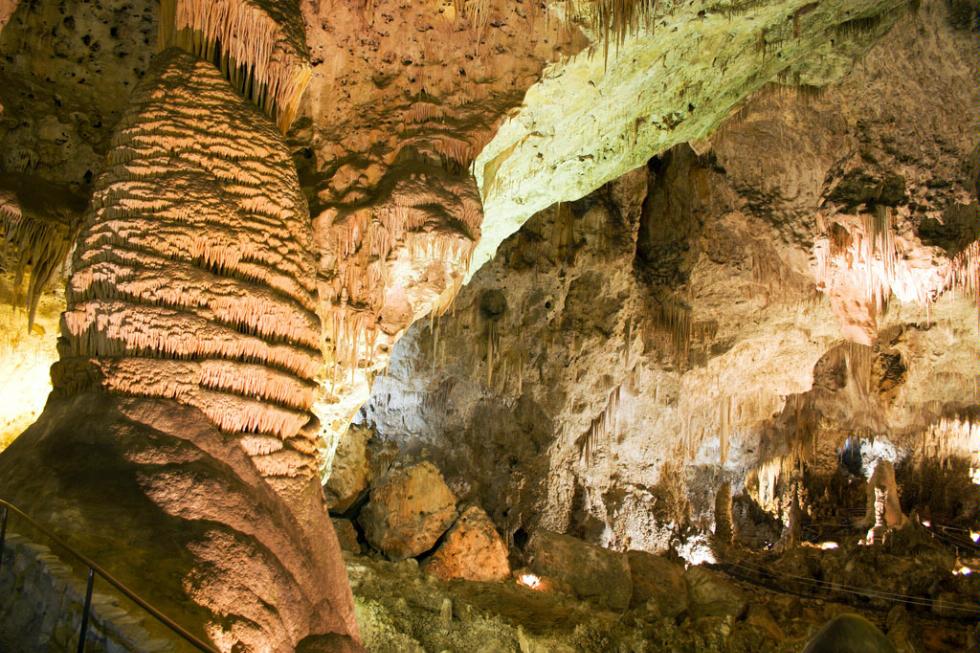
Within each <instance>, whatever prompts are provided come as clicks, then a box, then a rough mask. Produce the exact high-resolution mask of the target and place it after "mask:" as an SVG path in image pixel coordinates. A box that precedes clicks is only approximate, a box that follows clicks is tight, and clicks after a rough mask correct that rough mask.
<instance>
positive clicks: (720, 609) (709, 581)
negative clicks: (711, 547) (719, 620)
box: [684, 566, 746, 619]
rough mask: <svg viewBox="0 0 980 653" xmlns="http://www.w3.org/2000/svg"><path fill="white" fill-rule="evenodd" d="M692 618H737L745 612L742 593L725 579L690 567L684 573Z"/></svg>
mask: <svg viewBox="0 0 980 653" xmlns="http://www.w3.org/2000/svg"><path fill="white" fill-rule="evenodd" d="M684 580H685V581H686V582H687V591H688V594H689V600H690V608H689V611H690V613H691V616H692V617H693V618H695V619H699V618H701V617H732V618H736V617H738V616H739V615H741V614H742V613H743V612H744V611H745V606H746V601H745V596H744V595H743V594H742V592H741V591H740V590H739V589H738V588H736V587H735V586H734V585H732V584H731V583H729V582H728V581H727V580H725V579H724V577H723V576H722V575H721V574H719V573H717V572H714V571H711V570H710V569H705V568H704V567H698V566H694V567H690V568H689V569H688V570H687V571H686V572H684Z"/></svg>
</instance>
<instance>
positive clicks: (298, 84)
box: [160, 0, 312, 132]
mask: <svg viewBox="0 0 980 653" xmlns="http://www.w3.org/2000/svg"><path fill="white" fill-rule="evenodd" d="M160 14H161V15H160V48H161V50H163V49H166V48H168V47H171V46H178V47H180V48H183V49H184V50H186V51H188V52H190V53H192V54H196V55H197V56H199V57H202V58H204V59H207V60H208V61H212V62H214V63H215V64H216V65H218V66H219V67H220V68H221V71H222V73H223V74H224V75H225V77H226V78H227V79H228V80H230V81H231V83H232V84H233V85H234V86H235V87H236V88H237V89H238V90H239V91H240V92H241V93H242V94H243V95H245V97H247V98H249V99H250V100H252V101H253V102H255V103H256V104H257V105H258V106H259V107H261V108H262V109H263V110H264V111H266V112H267V113H269V114H270V115H271V116H273V117H274V118H275V119H276V121H277V123H278V125H279V128H280V129H281V130H282V131H283V132H285V131H286V130H287V129H288V128H289V125H290V124H291V123H292V121H293V119H294V118H295V117H296V112H297V110H298V108H299V101H300V98H301V97H302V96H303V91H304V90H306V85H307V84H308V83H309V81H310V77H311V76H312V69H311V67H310V63H309V55H308V52H307V49H306V39H305V32H304V28H303V20H302V16H301V14H300V10H299V6H298V2H296V1H295V0H163V1H162V3H161V6H160Z"/></svg>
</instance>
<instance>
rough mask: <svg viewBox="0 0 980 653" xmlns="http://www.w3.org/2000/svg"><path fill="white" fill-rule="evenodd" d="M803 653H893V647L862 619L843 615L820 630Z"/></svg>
mask: <svg viewBox="0 0 980 653" xmlns="http://www.w3.org/2000/svg"><path fill="white" fill-rule="evenodd" d="M803 653H895V647H894V646H892V644H891V642H889V641H888V640H887V639H886V638H885V636H884V635H883V634H882V633H881V631H880V630H878V628H877V627H875V625H874V624H873V623H871V622H870V621H868V620H867V619H865V618H864V617H862V616H860V615H856V614H843V615H840V616H838V617H835V618H833V619H831V620H830V621H829V622H828V623H827V624H826V625H825V626H824V627H823V628H821V629H820V631H819V632H817V634H816V635H814V636H813V639H811V640H810V641H809V643H808V644H807V645H806V648H805V649H803Z"/></svg>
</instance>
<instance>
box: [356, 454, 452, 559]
mask: <svg viewBox="0 0 980 653" xmlns="http://www.w3.org/2000/svg"><path fill="white" fill-rule="evenodd" d="M455 519H456V497H455V496H454V495H453V492H452V490H450V489H449V487H448V486H447V485H446V482H445V481H444V480H443V478H442V474H441V473H440V472H439V470H438V469H436V467H435V465H433V464H432V463H429V462H422V463H418V464H416V465H412V466H411V467H404V468H400V469H395V470H392V471H390V472H388V474H386V475H385V476H383V477H382V478H381V479H379V480H378V482H377V483H376V484H375V485H374V486H373V487H372V488H371V499H370V501H369V502H368V504H367V505H366V506H365V507H364V509H363V510H361V513H360V515H359V516H358V518H357V521H358V523H359V524H360V525H361V528H363V529H364V535H365V537H367V541H368V542H369V543H370V544H371V546H373V547H374V548H376V549H377V550H378V551H381V552H382V553H383V554H385V555H386V556H387V557H388V558H390V559H391V560H403V559H405V558H412V557H414V556H417V555H419V554H421V553H425V552H426V551H428V550H429V549H431V548H432V547H433V546H435V544H436V542H437V541H438V540H439V537H440V536H442V534H443V533H445V532H446V529H447V528H449V526H450V525H451V524H452V523H453V521H454V520H455Z"/></svg>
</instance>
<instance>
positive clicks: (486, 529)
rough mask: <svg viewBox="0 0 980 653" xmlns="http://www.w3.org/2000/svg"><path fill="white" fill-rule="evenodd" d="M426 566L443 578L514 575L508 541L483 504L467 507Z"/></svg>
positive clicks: (492, 578) (484, 578) (480, 578)
mask: <svg viewBox="0 0 980 653" xmlns="http://www.w3.org/2000/svg"><path fill="white" fill-rule="evenodd" d="M424 570H425V572H426V573H429V574H432V575H433V576H436V577H438V578H441V579H443V580H455V579H462V580H473V581H501V580H504V579H506V578H508V577H509V576H510V563H509V562H508V560H507V545H506V544H505V543H504V540H503V538H502V537H500V533H498V532H497V529H496V527H495V526H494V524H493V521H491V520H490V517H489V516H488V515H487V513H486V512H484V510H483V509H482V508H479V507H477V506H471V507H469V508H467V509H466V510H465V511H464V512H463V514H462V515H461V516H460V518H459V519H457V520H456V523H455V524H453V527H452V528H450V529H449V532H448V533H447V534H446V537H445V539H444V540H443V542H442V544H441V545H440V546H439V548H438V549H437V550H436V552H435V554H434V555H433V556H432V558H430V559H429V560H428V562H426V563H425V566H424Z"/></svg>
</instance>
